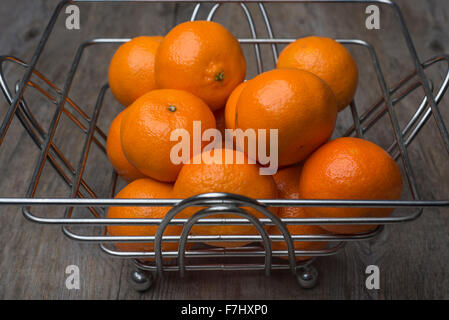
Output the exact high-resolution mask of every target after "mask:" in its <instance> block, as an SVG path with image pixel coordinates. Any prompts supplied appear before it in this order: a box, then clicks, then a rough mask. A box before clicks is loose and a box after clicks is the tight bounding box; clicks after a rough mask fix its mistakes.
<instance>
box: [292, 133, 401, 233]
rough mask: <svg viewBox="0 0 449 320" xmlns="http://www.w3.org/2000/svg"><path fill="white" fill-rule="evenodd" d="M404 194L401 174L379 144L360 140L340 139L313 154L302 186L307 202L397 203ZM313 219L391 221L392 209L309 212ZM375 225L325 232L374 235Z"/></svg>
mask: <svg viewBox="0 0 449 320" xmlns="http://www.w3.org/2000/svg"><path fill="white" fill-rule="evenodd" d="M401 193H402V177H401V171H400V169H399V167H398V165H397V164H396V162H395V161H394V160H393V158H391V157H390V155H389V154H388V153H387V152H386V151H385V150H383V149H382V148H381V147H379V146H377V145H376V144H374V143H372V142H369V141H366V140H362V139H358V138H349V137H348V138H339V139H336V140H334V141H331V142H329V143H327V144H326V145H324V146H322V147H321V148H320V149H318V150H317V151H316V152H315V153H314V154H312V155H311V156H310V157H309V158H308V159H307V161H306V162H305V164H304V167H303V170H302V173H301V178H300V182H299V194H300V196H301V198H303V199H350V200H397V199H400V197H401ZM305 211H306V214H307V216H309V217H335V218H339V217H350V218H351V217H388V216H390V215H391V214H392V212H393V209H390V208H318V207H316V208H306V209H305ZM375 227H376V226H373V225H355V226H348V225H341V226H337V225H334V226H330V225H329V226H328V225H323V226H322V228H324V229H326V230H328V231H331V232H333V233H338V234H356V233H363V232H368V231H371V230H373V229H374V228H375Z"/></svg>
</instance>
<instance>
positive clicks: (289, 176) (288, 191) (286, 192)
mask: <svg viewBox="0 0 449 320" xmlns="http://www.w3.org/2000/svg"><path fill="white" fill-rule="evenodd" d="M301 169H302V164H300V165H294V166H290V167H287V168H284V169H282V170H279V171H278V172H277V173H276V174H275V175H273V178H274V181H275V182H276V186H277V189H278V194H279V198H281V199H300V197H299V191H298V189H299V178H300V175H301ZM279 218H281V219H290V218H298V219H299V218H306V215H305V213H304V208H303V207H285V208H279ZM287 230H288V231H289V232H290V234H291V235H292V236H293V235H323V234H326V233H327V231H325V230H323V229H322V228H320V227H319V226H316V225H287ZM269 231H270V234H273V235H279V234H281V232H280V231H279V229H278V228H277V227H276V226H272V227H271V228H270V230H269ZM293 245H294V248H295V250H302V251H316V250H323V249H324V248H326V245H327V242H326V241H294V242H293ZM272 249H273V250H275V251H286V250H287V245H286V244H285V242H272ZM310 258H311V257H307V256H298V257H297V258H296V260H308V259H310Z"/></svg>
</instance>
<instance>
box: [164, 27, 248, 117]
mask: <svg viewBox="0 0 449 320" xmlns="http://www.w3.org/2000/svg"><path fill="white" fill-rule="evenodd" d="M245 74H246V62H245V57H244V56H243V52H242V49H241V47H240V44H239V42H238V40H237V39H236V38H235V37H234V36H233V35H232V34H231V33H230V32H229V31H228V30H227V29H226V28H225V27H223V26H222V25H220V24H218V23H216V22H211V21H190V22H184V23H181V24H179V25H177V26H176V27H174V28H173V29H172V30H171V31H170V32H169V33H168V34H167V35H166V36H165V38H164V40H163V41H162V43H161V46H160V47H159V50H158V52H157V55H156V83H157V84H158V85H159V87H161V88H170V89H183V90H187V91H189V92H192V93H193V94H195V95H197V96H198V97H200V98H201V99H203V100H204V101H205V102H206V103H207V105H208V106H209V107H210V108H211V109H212V110H217V109H220V108H222V107H224V105H225V103H226V99H227V98H228V96H229V94H230V93H231V92H232V90H234V88H235V87H236V86H237V85H238V84H239V83H240V82H242V81H243V79H244V78H245Z"/></svg>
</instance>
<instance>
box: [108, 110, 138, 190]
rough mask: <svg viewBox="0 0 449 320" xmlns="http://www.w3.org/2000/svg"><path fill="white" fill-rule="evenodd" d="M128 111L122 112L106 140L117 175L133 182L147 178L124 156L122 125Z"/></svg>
mask: <svg viewBox="0 0 449 320" xmlns="http://www.w3.org/2000/svg"><path fill="white" fill-rule="evenodd" d="M126 110H127V109H125V110H123V111H122V112H120V113H119V114H118V115H117V116H116V117H115V119H114V120H113V121H112V123H111V127H110V128H109V133H108V138H107V140H106V153H107V155H108V158H109V161H111V164H112V166H113V167H114V169H115V171H116V172H117V174H118V175H119V176H121V177H122V178H123V179H125V180H126V181H128V182H131V181H133V180H136V179H140V178H145V175H144V174H143V173H141V172H140V171H139V170H137V169H136V168H135V167H134V166H133V165H132V164H131V163H129V161H128V160H127V159H126V157H125V155H124V154H123V150H122V144H121V142H120V125H121V123H122V118H123V114H124V112H125V111H126Z"/></svg>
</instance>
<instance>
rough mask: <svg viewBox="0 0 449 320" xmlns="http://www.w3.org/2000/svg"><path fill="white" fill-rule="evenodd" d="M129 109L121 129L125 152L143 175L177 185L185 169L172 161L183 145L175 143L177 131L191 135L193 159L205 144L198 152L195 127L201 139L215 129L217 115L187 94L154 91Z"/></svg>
mask: <svg viewBox="0 0 449 320" xmlns="http://www.w3.org/2000/svg"><path fill="white" fill-rule="evenodd" d="M128 109H129V110H127V112H126V114H125V115H124V117H123V120H122V124H121V127H120V134H121V142H122V147H123V152H124V154H125V156H126V158H127V159H128V160H129V162H130V163H131V164H132V165H133V166H135V167H136V168H137V169H138V170H139V171H140V172H142V173H143V174H145V175H147V176H149V177H151V178H154V179H156V180H160V181H164V182H171V181H174V180H175V179H176V176H177V175H178V172H179V170H181V167H182V162H181V163H176V162H175V161H173V159H172V149H173V148H174V147H175V145H177V144H180V143H183V142H184V141H183V140H182V141H180V142H178V141H173V140H174V139H172V138H171V137H172V134H173V133H176V132H175V130H178V132H180V133H181V134H182V133H183V132H184V133H187V134H188V139H189V140H188V141H187V142H188V143H189V146H190V152H189V153H190V156H192V154H193V152H201V150H202V148H203V147H204V145H205V144H206V142H202V143H201V145H200V146H199V150H198V151H196V150H195V144H196V143H197V142H198V141H196V136H195V134H194V132H193V131H194V128H195V125H197V126H198V129H200V131H199V134H200V136H202V134H203V132H204V131H205V130H207V129H210V128H215V118H214V115H213V113H212V112H211V111H210V109H209V108H208V107H207V105H206V104H205V103H204V102H203V101H202V100H201V99H200V98H198V97H196V96H194V95H193V94H191V93H189V92H187V91H182V90H172V89H160V90H153V91H150V92H149V93H146V94H144V95H143V96H141V97H140V98H138V99H137V100H136V101H135V102H134V103H133V104H132V105H131V106H130V107H129V108H128ZM194 122H195V123H194ZM181 137H182V136H181ZM176 138H178V137H176ZM187 151H189V150H187ZM182 156H184V157H187V160H188V159H189V158H190V156H188V155H182Z"/></svg>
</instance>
